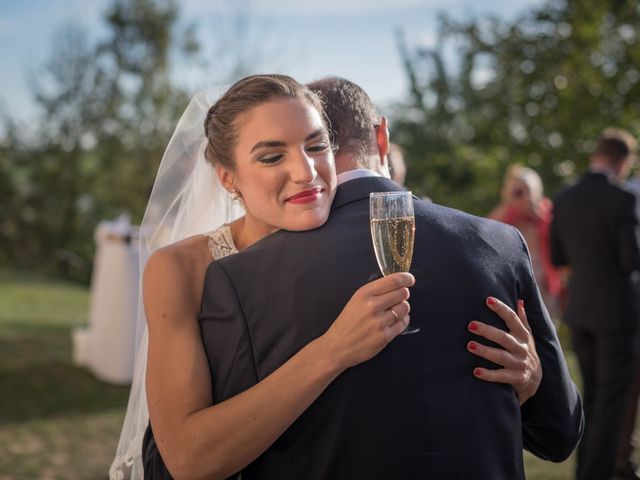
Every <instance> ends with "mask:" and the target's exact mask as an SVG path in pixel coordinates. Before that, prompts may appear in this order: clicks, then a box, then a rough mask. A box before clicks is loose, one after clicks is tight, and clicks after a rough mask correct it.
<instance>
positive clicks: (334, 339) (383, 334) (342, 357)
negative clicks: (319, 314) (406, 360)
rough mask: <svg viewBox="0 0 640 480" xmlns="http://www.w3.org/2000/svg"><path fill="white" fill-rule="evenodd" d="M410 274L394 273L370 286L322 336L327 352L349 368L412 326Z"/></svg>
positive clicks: (349, 303) (340, 364) (360, 290)
mask: <svg viewBox="0 0 640 480" xmlns="http://www.w3.org/2000/svg"><path fill="white" fill-rule="evenodd" d="M414 283H415V278H414V277H413V275H411V274H410V273H394V274H391V275H388V276H386V277H383V278H380V279H377V280H374V281H372V282H370V283H367V284H366V285H364V286H363V287H361V288H360V289H358V290H357V291H356V293H354V294H353V296H352V297H351V299H350V300H349V302H348V303H347V304H346V305H345V307H344V309H343V310H342V312H341V313H340V315H339V316H338V318H337V319H336V321H335V322H334V323H333V325H331V327H330V328H329V330H327V332H326V333H325V334H324V335H323V336H322V337H321V338H322V340H323V341H324V343H325V345H326V348H327V352H328V354H329V355H330V356H331V358H333V360H334V361H337V362H338V366H339V368H341V369H347V368H349V367H352V366H354V365H357V364H359V363H361V362H364V361H366V360H369V359H370V358H372V357H373V356H375V355H376V354H377V353H378V352H379V351H380V350H382V349H383V348H384V347H385V346H386V345H387V344H388V343H389V342H390V341H391V340H393V339H394V338H395V337H396V336H397V335H399V334H400V333H402V331H403V330H404V329H405V328H407V325H409V303H408V302H407V300H408V299H409V288H408V287H411V286H412V285H413V284H414Z"/></svg>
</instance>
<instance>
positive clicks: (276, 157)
mask: <svg viewBox="0 0 640 480" xmlns="http://www.w3.org/2000/svg"><path fill="white" fill-rule="evenodd" d="M282 157H283V155H282V154H280V153H273V154H270V155H264V156H263V157H260V158H258V161H259V162H260V163H266V164H272V163H277V162H279V161H280V160H281V159H282Z"/></svg>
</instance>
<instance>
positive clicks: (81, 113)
mask: <svg viewBox="0 0 640 480" xmlns="http://www.w3.org/2000/svg"><path fill="white" fill-rule="evenodd" d="M176 20H177V10H176V7H175V6H174V5H173V3H171V2H160V1H154V0H128V1H124V0H121V1H117V2H115V3H114V4H113V5H112V6H111V7H110V9H109V11H108V12H107V15H106V21H107V25H108V27H109V29H108V30H109V34H108V36H107V38H106V39H105V40H103V41H101V42H99V43H97V44H92V42H91V41H90V40H89V38H88V35H87V33H86V32H84V31H83V30H82V29H80V28H79V27H77V26H74V25H65V26H64V27H63V28H62V29H61V30H60V32H59V33H58V35H57V36H56V37H55V38H54V41H53V42H52V46H53V49H52V53H51V56H50V58H49V60H48V61H47V62H46V63H45V64H44V65H43V66H42V68H40V69H39V70H38V71H37V72H35V73H34V74H33V75H32V77H31V86H32V91H33V93H34V98H35V101H36V103H37V105H38V106H39V107H40V112H41V114H40V121H39V122H38V125H36V126H35V127H34V128H33V129H32V130H33V132H34V133H33V134H32V135H27V134H25V133H24V132H23V131H21V129H20V128H19V127H18V126H17V125H16V124H15V123H14V122H12V121H10V120H8V121H6V122H5V130H6V132H7V134H6V135H5V137H6V138H5V139H4V142H3V147H2V149H0V163H1V164H2V166H3V167H6V169H5V168H3V171H4V172H7V175H6V177H5V176H3V179H2V181H0V188H2V189H3V192H2V193H3V199H5V198H6V200H7V201H6V203H5V202H3V207H5V208H3V209H2V210H0V215H1V216H0V229H1V231H2V241H1V243H0V260H2V262H3V263H4V262H6V263H8V264H12V265H19V266H21V267H31V268H40V269H46V270H52V271H55V272H56V273H61V274H63V275H65V276H69V277H75V278H79V279H84V280H86V279H87V276H88V273H89V270H90V258H91V256H92V253H93V232H94V229H95V227H96V225H97V223H98V222H99V221H100V220H102V219H105V218H113V217H115V216H117V215H118V214H120V213H122V212H128V213H130V214H131V215H132V216H133V218H134V221H135V220H138V221H139V220H140V219H141V215H142V213H143V211H144V205H145V202H146V198H147V195H148V193H149V190H150V188H151V185H152V184H153V178H154V175H155V171H156V169H157V165H158V162H159V159H160V157H161V155H162V151H163V148H164V145H165V144H166V142H167V141H168V138H169V136H170V134H171V131H172V129H173V128H174V126H175V122H176V119H177V115H178V112H181V111H182V109H183V108H184V106H185V105H186V102H187V96H186V95H185V93H184V92H182V91H181V90H180V89H178V88H176V87H174V86H173V85H172V84H171V81H170V76H169V74H170V71H169V65H170V56H171V55H172V53H173V52H172V48H173V46H174V43H175V39H174V38H173V35H174V34H175V31H176Z"/></svg>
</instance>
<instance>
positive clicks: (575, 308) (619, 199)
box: [551, 173, 640, 333]
mask: <svg viewBox="0 0 640 480" xmlns="http://www.w3.org/2000/svg"><path fill="white" fill-rule="evenodd" d="M636 226H637V220H636V215H635V197H634V195H633V194H632V193H631V192H628V191H627V190H625V189H623V188H622V187H620V186H618V185H616V184H614V183H612V182H611V181H609V179H608V178H607V177H606V176H605V175H604V174H601V173H588V174H586V175H585V176H584V177H583V178H582V179H581V180H580V181H579V182H578V183H577V184H576V185H573V186H571V187H569V188H567V189H566V190H564V191H562V192H561V193H560V194H558V196H557V197H556V199H555V201H554V218H553V223H552V225H551V258H552V261H553V263H554V264H555V265H558V266H563V265H568V266H570V267H571V269H572V275H571V279H570V281H569V290H568V301H567V306H566V311H565V314H564V320H565V321H566V322H567V323H568V324H569V325H570V326H572V327H574V328H586V329H590V330H595V331H610V332H613V331H616V332H630V333H631V332H633V331H634V330H635V329H636V326H637V322H638V321H637V316H636V307H635V294H634V291H633V287H632V283H631V272H632V271H633V270H635V269H637V268H638V267H639V266H640V253H639V251H638V244H637V239H636V233H635V229H636Z"/></svg>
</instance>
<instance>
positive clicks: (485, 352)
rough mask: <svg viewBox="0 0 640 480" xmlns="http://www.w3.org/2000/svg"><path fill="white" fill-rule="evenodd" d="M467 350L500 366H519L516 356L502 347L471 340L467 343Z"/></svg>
mask: <svg viewBox="0 0 640 480" xmlns="http://www.w3.org/2000/svg"><path fill="white" fill-rule="evenodd" d="M467 350H468V351H469V352H470V353H472V354H474V355H476V356H478V357H481V358H484V359H485V360H489V361H490V362H492V363H495V364H496V365H499V366H501V367H505V368H514V367H518V366H519V362H518V360H517V358H518V357H517V356H516V355H514V354H513V353H512V352H510V351H508V350H503V349H502V348H495V347H488V346H486V345H483V344H481V343H478V342H475V341H473V340H471V341H470V342H468V343H467Z"/></svg>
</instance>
